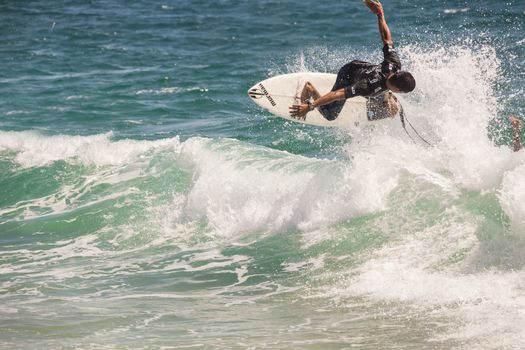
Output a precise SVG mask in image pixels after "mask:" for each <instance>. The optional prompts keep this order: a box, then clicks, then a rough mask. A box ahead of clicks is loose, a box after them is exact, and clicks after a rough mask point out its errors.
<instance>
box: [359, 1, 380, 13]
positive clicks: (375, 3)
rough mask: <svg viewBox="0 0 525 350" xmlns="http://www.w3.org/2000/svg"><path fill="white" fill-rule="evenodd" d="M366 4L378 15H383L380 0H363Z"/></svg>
mask: <svg viewBox="0 0 525 350" xmlns="http://www.w3.org/2000/svg"><path fill="white" fill-rule="evenodd" d="M363 2H364V3H365V5H366V6H368V8H369V9H370V11H372V12H373V13H375V14H376V15H378V16H379V15H382V14H383V5H382V4H381V2H379V0H363Z"/></svg>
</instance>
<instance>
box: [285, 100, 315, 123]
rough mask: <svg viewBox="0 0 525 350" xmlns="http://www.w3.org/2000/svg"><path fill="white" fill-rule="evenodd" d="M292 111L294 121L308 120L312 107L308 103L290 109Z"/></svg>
mask: <svg viewBox="0 0 525 350" xmlns="http://www.w3.org/2000/svg"><path fill="white" fill-rule="evenodd" d="M288 109H289V110H290V116H291V117H292V118H294V119H299V120H301V119H302V120H306V115H307V114H308V112H310V106H309V105H308V104H307V103H302V104H300V105H293V106H292V107H290V108H288Z"/></svg>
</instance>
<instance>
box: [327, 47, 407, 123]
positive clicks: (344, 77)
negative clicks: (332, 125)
mask: <svg viewBox="0 0 525 350" xmlns="http://www.w3.org/2000/svg"><path fill="white" fill-rule="evenodd" d="M383 54H384V60H383V62H382V63H381V64H377V65H376V64H372V63H368V62H364V61H352V62H350V63H347V64H345V65H344V66H343V67H342V68H341V69H340V70H339V73H337V79H336V81H335V84H334V86H333V87H332V91H336V90H340V89H345V99H344V100H337V101H334V102H330V103H328V104H326V105H323V106H320V107H319V108H318V110H319V112H320V113H321V114H322V115H323V116H324V117H325V118H326V119H328V120H335V119H336V118H337V116H338V115H339V113H340V112H341V110H342V109H343V106H344V104H345V102H346V99H347V98H352V97H355V96H363V97H374V96H377V95H380V94H382V93H383V92H385V91H386V90H388V89H387V87H386V79H387V77H388V76H389V75H390V74H391V73H395V72H397V71H399V70H400V69H401V62H400V61H399V56H398V55H397V52H396V50H395V49H394V47H393V46H392V45H385V46H384V47H383Z"/></svg>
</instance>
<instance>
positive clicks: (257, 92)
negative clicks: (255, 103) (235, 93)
mask: <svg viewBox="0 0 525 350" xmlns="http://www.w3.org/2000/svg"><path fill="white" fill-rule="evenodd" d="M259 88H260V89H259ZM259 88H254V89H251V90H250V91H248V95H249V96H250V97H251V98H253V99H255V100H256V99H259V98H262V97H264V96H266V98H267V99H268V101H269V102H270V104H271V105H272V106H274V107H275V105H276V103H275V101H274V100H273V98H272V96H270V94H269V93H268V91H266V88H265V87H264V85H263V84H259Z"/></svg>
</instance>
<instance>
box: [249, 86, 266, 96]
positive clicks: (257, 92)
mask: <svg viewBox="0 0 525 350" xmlns="http://www.w3.org/2000/svg"><path fill="white" fill-rule="evenodd" d="M248 96H250V97H251V98H253V99H254V100H258V99H260V98H263V97H264V92H262V90H261V89H260V88H259V87H258V85H254V86H252V87H251V88H250V89H249V90H248Z"/></svg>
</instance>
